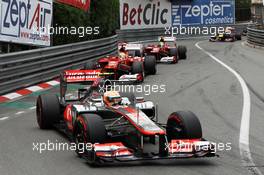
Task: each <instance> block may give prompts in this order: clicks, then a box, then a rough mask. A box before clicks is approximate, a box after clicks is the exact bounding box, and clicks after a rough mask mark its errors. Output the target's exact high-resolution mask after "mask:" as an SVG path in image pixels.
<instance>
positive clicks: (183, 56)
mask: <svg viewBox="0 0 264 175" xmlns="http://www.w3.org/2000/svg"><path fill="white" fill-rule="evenodd" d="M186 53H187V48H186V46H178V54H179V59H181V60H185V59H186V58H187V55H186Z"/></svg>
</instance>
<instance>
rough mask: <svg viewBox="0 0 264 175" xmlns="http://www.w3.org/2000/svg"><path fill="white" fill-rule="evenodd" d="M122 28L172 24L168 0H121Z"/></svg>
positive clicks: (160, 26) (158, 26) (154, 26)
mask: <svg viewBox="0 0 264 175" xmlns="http://www.w3.org/2000/svg"><path fill="white" fill-rule="evenodd" d="M120 26H121V29H142V28H163V27H166V26H171V3H170V1H168V0H152V1H148V0H120Z"/></svg>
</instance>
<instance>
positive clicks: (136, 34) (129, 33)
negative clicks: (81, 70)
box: [117, 23, 249, 42]
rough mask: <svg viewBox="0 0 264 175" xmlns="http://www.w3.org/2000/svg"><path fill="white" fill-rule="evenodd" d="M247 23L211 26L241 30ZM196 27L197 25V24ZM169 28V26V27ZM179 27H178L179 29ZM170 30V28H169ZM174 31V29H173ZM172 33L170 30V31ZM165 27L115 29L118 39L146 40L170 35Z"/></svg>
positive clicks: (180, 37)
mask: <svg viewBox="0 0 264 175" xmlns="http://www.w3.org/2000/svg"><path fill="white" fill-rule="evenodd" d="M248 25H249V24H248V23H241V24H234V25H233V24H232V25H221V26H211V27H235V28H236V29H237V31H239V32H242V31H243V30H244V29H246V28H247V26H248ZM197 27H198V26H197ZM170 29H171V28H170ZM189 29H190V28H189ZM202 29H203V26H200V30H201V31H202ZM179 30H180V29H178V31H179ZM170 31H171V30H170ZM175 31H176V30H175ZM171 33H172V32H171ZM171 33H170V34H169V33H168V31H167V30H166V29H165V28H156V29H134V30H117V35H118V40H119V41H130V42H134V41H144V40H146V41H148V40H152V41H153V40H154V41H155V40H157V39H158V37H159V36H164V35H171ZM209 35H211V34H208V35H204V34H202V32H201V34H200V35H198V34H197V33H196V34H195V33H193V34H191V33H190V32H189V34H184V35H183V34H179V35H175V36H176V37H177V38H179V39H186V38H193V37H208V36H209Z"/></svg>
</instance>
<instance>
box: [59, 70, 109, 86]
mask: <svg viewBox="0 0 264 175" xmlns="http://www.w3.org/2000/svg"><path fill="white" fill-rule="evenodd" d="M112 74H113V73H107V72H106V73H101V70H67V71H64V72H63V74H62V75H61V80H63V81H64V82H65V83H80V84H81V83H84V84H87V83H88V84H89V83H93V82H94V81H96V80H97V79H99V78H103V77H107V76H110V75H112Z"/></svg>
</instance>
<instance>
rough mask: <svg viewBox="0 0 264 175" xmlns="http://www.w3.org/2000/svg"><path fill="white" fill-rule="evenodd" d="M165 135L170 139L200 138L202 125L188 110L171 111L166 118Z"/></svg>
mask: <svg viewBox="0 0 264 175" xmlns="http://www.w3.org/2000/svg"><path fill="white" fill-rule="evenodd" d="M166 131H167V136H168V139H169V140H172V139H201V138H202V127H201V123H200V121H199V119H198V117H197V116H196V115H195V114H194V113H192V112H190V111H178V112H174V113H172V114H171V115H170V116H169V118H168V120H167V128H166Z"/></svg>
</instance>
